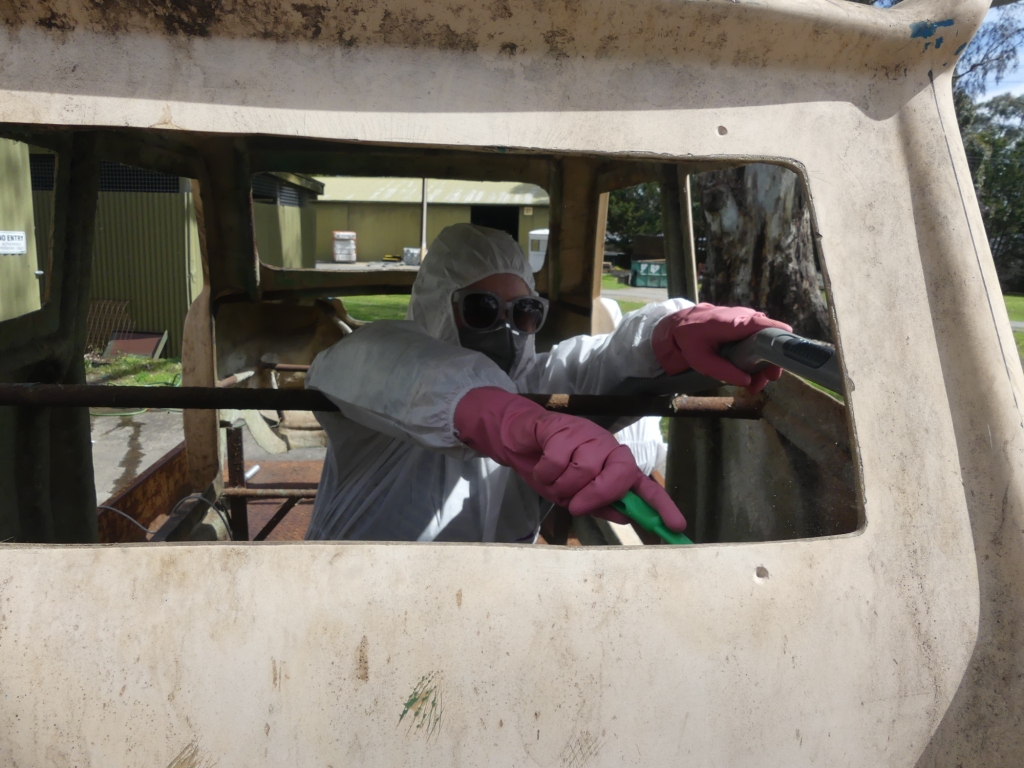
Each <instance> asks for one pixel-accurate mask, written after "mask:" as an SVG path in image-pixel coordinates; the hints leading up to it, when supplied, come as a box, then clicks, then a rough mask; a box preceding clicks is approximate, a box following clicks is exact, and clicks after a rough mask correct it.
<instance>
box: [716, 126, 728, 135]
mask: <svg viewBox="0 0 1024 768" xmlns="http://www.w3.org/2000/svg"><path fill="white" fill-rule="evenodd" d="M728 132H729V129H728V128H726V127H725V126H724V125H720V126H718V135H719V136H725V134H727V133H728Z"/></svg>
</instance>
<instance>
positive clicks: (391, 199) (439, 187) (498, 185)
mask: <svg viewBox="0 0 1024 768" xmlns="http://www.w3.org/2000/svg"><path fill="white" fill-rule="evenodd" d="M315 178H316V180H317V181H319V182H320V183H321V184H323V185H324V191H323V193H322V194H321V195H320V198H319V199H320V200H336V201H339V202H347V203H421V202H422V201H423V198H422V183H423V180H422V179H400V178H394V177H385V178H378V177H367V176H316V177H315ZM427 202H428V203H430V204H431V205H548V203H549V200H548V193H547V192H545V191H544V190H543V189H542V188H541V187H538V186H537V185H536V184H524V183H522V182H519V181H453V180H451V179H427Z"/></svg>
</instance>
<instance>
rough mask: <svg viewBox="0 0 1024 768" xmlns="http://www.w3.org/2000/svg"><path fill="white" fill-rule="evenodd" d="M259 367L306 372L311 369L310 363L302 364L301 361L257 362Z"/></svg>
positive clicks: (269, 369)
mask: <svg viewBox="0 0 1024 768" xmlns="http://www.w3.org/2000/svg"><path fill="white" fill-rule="evenodd" d="M256 367H257V368H263V369H265V370H268V371H284V372H289V371H292V372H296V373H306V372H308V371H309V366H308V365H302V364H300V363H263V362H260V363H257V364H256Z"/></svg>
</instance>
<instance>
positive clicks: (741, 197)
mask: <svg viewBox="0 0 1024 768" xmlns="http://www.w3.org/2000/svg"><path fill="white" fill-rule="evenodd" d="M700 188H701V201H702V208H703V213H704V226H705V232H706V236H707V262H706V265H705V269H704V279H703V281H702V284H701V290H700V298H701V301H708V302H711V303H712V304H725V305H734V306H735V305H741V306H747V307H754V308H755V309H759V310H761V311H763V312H765V313H767V314H768V315H769V316H770V317H775V318H778V319H780V320H783V321H785V322H787V323H789V324H790V325H792V326H793V330H795V331H796V332H797V333H799V334H800V335H802V336H807V337H809V338H812V339H820V340H822V341H831V339H832V331H831V323H830V322H829V317H828V308H827V307H826V305H825V301H824V299H823V298H822V293H821V282H820V271H819V269H818V261H817V257H816V255H815V251H814V239H813V237H812V233H811V215H810V211H809V210H808V206H807V196H806V193H805V191H804V186H803V183H802V181H801V180H800V177H799V176H797V175H796V174H795V173H793V172H792V171H791V170H789V169H788V168H782V167H780V166H776V165H767V164H764V163H754V164H751V165H745V166H742V167H740V168H733V169H730V170H727V171H715V172H713V173H705V174H703V175H702V178H701V187H700Z"/></svg>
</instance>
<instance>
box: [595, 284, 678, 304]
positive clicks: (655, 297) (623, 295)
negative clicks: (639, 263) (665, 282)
mask: <svg viewBox="0 0 1024 768" xmlns="http://www.w3.org/2000/svg"><path fill="white" fill-rule="evenodd" d="M601 295H602V296H605V297H607V298H609V299H615V300H616V301H619V300H622V301H643V302H646V303H648V304H650V303H651V302H655V301H668V289H667V288H628V287H627V288H615V289H612V290H603V291H601Z"/></svg>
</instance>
